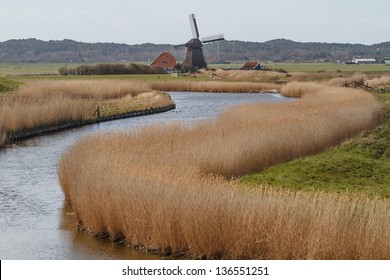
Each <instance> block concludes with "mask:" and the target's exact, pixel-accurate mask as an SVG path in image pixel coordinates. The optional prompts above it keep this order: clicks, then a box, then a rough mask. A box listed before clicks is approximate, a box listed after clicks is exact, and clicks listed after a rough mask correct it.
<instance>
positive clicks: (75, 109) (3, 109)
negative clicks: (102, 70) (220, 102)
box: [0, 80, 174, 147]
mask: <svg viewBox="0 0 390 280" xmlns="http://www.w3.org/2000/svg"><path fill="white" fill-rule="evenodd" d="M171 109H174V103H173V101H172V100H171V98H170V96H169V94H167V93H163V92H159V91H155V90H152V89H151V88H150V85H148V84H145V83H142V82H127V81H88V80H83V81H51V80H45V81H33V82H29V83H26V84H23V85H21V86H20V87H19V88H18V89H17V90H14V91H11V92H9V93H7V94H3V95H1V96H0V147H1V146H3V145H5V144H10V143H14V142H16V141H20V140H23V139H26V138H30V137H34V136H38V135H43V134H46V133H53V132H57V131H61V130H65V129H70V128H74V127H79V126H82V125H87V124H94V123H99V122H103V121H109V120H114V119H120V118H128V117H134V116H140V115H145V114H154V113H159V112H165V111H167V110H171Z"/></svg>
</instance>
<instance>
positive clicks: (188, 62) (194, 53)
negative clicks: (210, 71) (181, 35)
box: [174, 14, 224, 69]
mask: <svg viewBox="0 0 390 280" xmlns="http://www.w3.org/2000/svg"><path fill="white" fill-rule="evenodd" d="M189 18H190V25H191V30H192V39H191V40H189V41H188V42H187V43H185V44H180V45H176V46H174V48H175V49H176V48H180V47H186V48H187V49H186V56H185V59H184V61H183V64H182V65H183V68H192V67H195V68H197V69H200V68H206V66H207V64H206V61H205V60H204V56H203V50H202V47H203V44H206V43H211V42H215V41H221V40H224V37H223V34H217V35H213V36H208V37H205V38H202V39H201V40H200V39H199V30H198V25H197V24H196V19H195V14H190V15H189Z"/></svg>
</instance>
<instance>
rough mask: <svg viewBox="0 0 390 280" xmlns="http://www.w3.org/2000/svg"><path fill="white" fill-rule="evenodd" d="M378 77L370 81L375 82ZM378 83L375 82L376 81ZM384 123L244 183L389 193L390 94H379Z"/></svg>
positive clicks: (333, 190)
mask: <svg viewBox="0 0 390 280" xmlns="http://www.w3.org/2000/svg"><path fill="white" fill-rule="evenodd" d="M374 82H375V81H373V82H371V83H374ZM375 83H376V82H375ZM376 98H377V99H379V100H380V101H381V102H382V103H383V105H384V107H385V110H386V115H385V116H384V121H383V124H382V125H380V126H379V127H377V128H375V129H374V130H371V131H366V132H364V133H362V134H360V135H359V136H358V137H356V138H354V139H352V140H351V141H347V142H346V143H344V144H342V145H340V146H338V147H334V148H332V149H330V150H329V151H327V152H325V153H322V154H318V155H314V156H310V157H305V158H302V159H298V160H295V161H292V162H289V163H285V164H281V165H279V166H275V167H272V168H269V169H268V170H265V171H263V172H261V173H256V174H252V175H248V176H245V177H243V178H242V179H241V182H242V183H245V184H251V185H259V186H260V187H261V186H263V185H265V184H266V185H272V186H273V187H281V188H286V189H294V190H306V191H311V190H322V191H331V192H365V193H367V194H370V195H377V196H382V197H387V198H388V197H390V175H389V174H390V160H389V159H390V94H378V95H376Z"/></svg>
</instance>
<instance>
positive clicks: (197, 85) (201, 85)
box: [151, 81, 281, 93]
mask: <svg viewBox="0 0 390 280" xmlns="http://www.w3.org/2000/svg"><path fill="white" fill-rule="evenodd" d="M151 87H152V89H154V90H160V91H193V92H236V93H243V92H262V91H274V90H280V88H281V87H280V86H278V85H273V84H269V83H258V82H223V81H205V82H199V81H197V82H195V81H193V82H192V81H183V82H181V81H173V82H170V81H166V82H151Z"/></svg>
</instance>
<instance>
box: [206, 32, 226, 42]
mask: <svg viewBox="0 0 390 280" xmlns="http://www.w3.org/2000/svg"><path fill="white" fill-rule="evenodd" d="M222 40H225V38H224V37H223V34H217V35H213V36H207V37H204V38H202V43H210V42H215V41H222Z"/></svg>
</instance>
